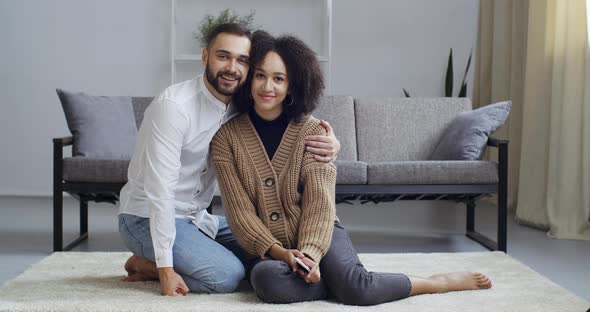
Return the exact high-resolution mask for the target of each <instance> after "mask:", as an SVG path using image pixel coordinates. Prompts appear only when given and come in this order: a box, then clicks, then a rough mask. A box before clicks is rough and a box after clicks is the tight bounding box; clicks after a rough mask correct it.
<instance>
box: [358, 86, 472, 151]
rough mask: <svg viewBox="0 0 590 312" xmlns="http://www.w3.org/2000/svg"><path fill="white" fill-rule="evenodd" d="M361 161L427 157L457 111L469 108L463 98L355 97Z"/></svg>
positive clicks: (468, 101)
mask: <svg viewBox="0 0 590 312" xmlns="http://www.w3.org/2000/svg"><path fill="white" fill-rule="evenodd" d="M354 108H355V116H356V126H357V128H356V131H357V132H356V134H357V139H358V141H357V142H358V151H359V153H358V155H359V159H358V160H360V161H365V162H373V161H407V160H427V159H428V158H429V157H430V155H431V154H432V152H433V151H434V149H435V148H436V146H437V144H438V142H439V141H440V139H441V137H442V135H443V133H444V131H445V129H446V128H447V126H448V125H449V124H450V122H451V121H452V120H453V118H454V117H455V116H457V114H459V113H460V112H463V111H466V110H471V101H470V100H469V99H466V98H390V97H359V98H356V99H355V105H354Z"/></svg>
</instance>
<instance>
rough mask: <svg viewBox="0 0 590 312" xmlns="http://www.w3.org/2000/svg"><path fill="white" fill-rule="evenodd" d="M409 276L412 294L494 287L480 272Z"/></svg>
mask: <svg viewBox="0 0 590 312" xmlns="http://www.w3.org/2000/svg"><path fill="white" fill-rule="evenodd" d="M409 278H410V282H411V283H412V289H411V291H410V296H414V295H421V294H437V293H445V292H449V291H460V290H477V289H486V288H490V287H492V281H491V280H490V279H489V278H488V277H487V276H485V275H484V274H481V273H479V272H453V273H446V274H436V275H432V276H431V277H429V278H421V277H411V276H410V277H409Z"/></svg>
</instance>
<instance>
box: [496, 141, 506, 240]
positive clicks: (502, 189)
mask: <svg viewBox="0 0 590 312" xmlns="http://www.w3.org/2000/svg"><path fill="white" fill-rule="evenodd" d="M498 157H499V162H498V178H499V181H498V249H499V250H501V251H503V252H506V250H507V241H508V238H507V236H508V145H507V144H506V145H503V146H500V148H499V149H498Z"/></svg>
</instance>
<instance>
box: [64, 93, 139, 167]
mask: <svg viewBox="0 0 590 312" xmlns="http://www.w3.org/2000/svg"><path fill="white" fill-rule="evenodd" d="M56 91H57V94H58V96H59V99H60V101H61V104H62V107H63V110H64V113H65V115H66V121H67V123H68V128H69V129H70V132H71V133H72V136H73V138H74V142H73V148H72V155H73V156H83V157H90V158H102V159H129V158H131V154H132V153H133V146H134V145H135V141H136V139H137V127H136V123H135V117H134V115H133V107H132V104H131V97H128V96H91V95H88V94H85V93H72V92H68V91H64V90H60V89H57V90H56Z"/></svg>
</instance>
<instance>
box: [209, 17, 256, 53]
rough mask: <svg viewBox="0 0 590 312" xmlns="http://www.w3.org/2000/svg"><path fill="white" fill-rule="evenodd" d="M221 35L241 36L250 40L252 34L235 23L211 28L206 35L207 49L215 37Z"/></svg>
mask: <svg viewBox="0 0 590 312" xmlns="http://www.w3.org/2000/svg"><path fill="white" fill-rule="evenodd" d="M221 33H226V34H232V35H236V36H242V37H246V38H248V39H250V40H252V32H251V31H250V30H249V29H248V28H246V27H244V26H242V25H240V24H237V23H225V24H220V25H219V26H217V27H215V28H213V30H211V32H210V33H209V34H208V35H207V48H209V47H210V46H211V44H213V42H214V41H215V39H216V38H217V36H218V35H219V34H221Z"/></svg>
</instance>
